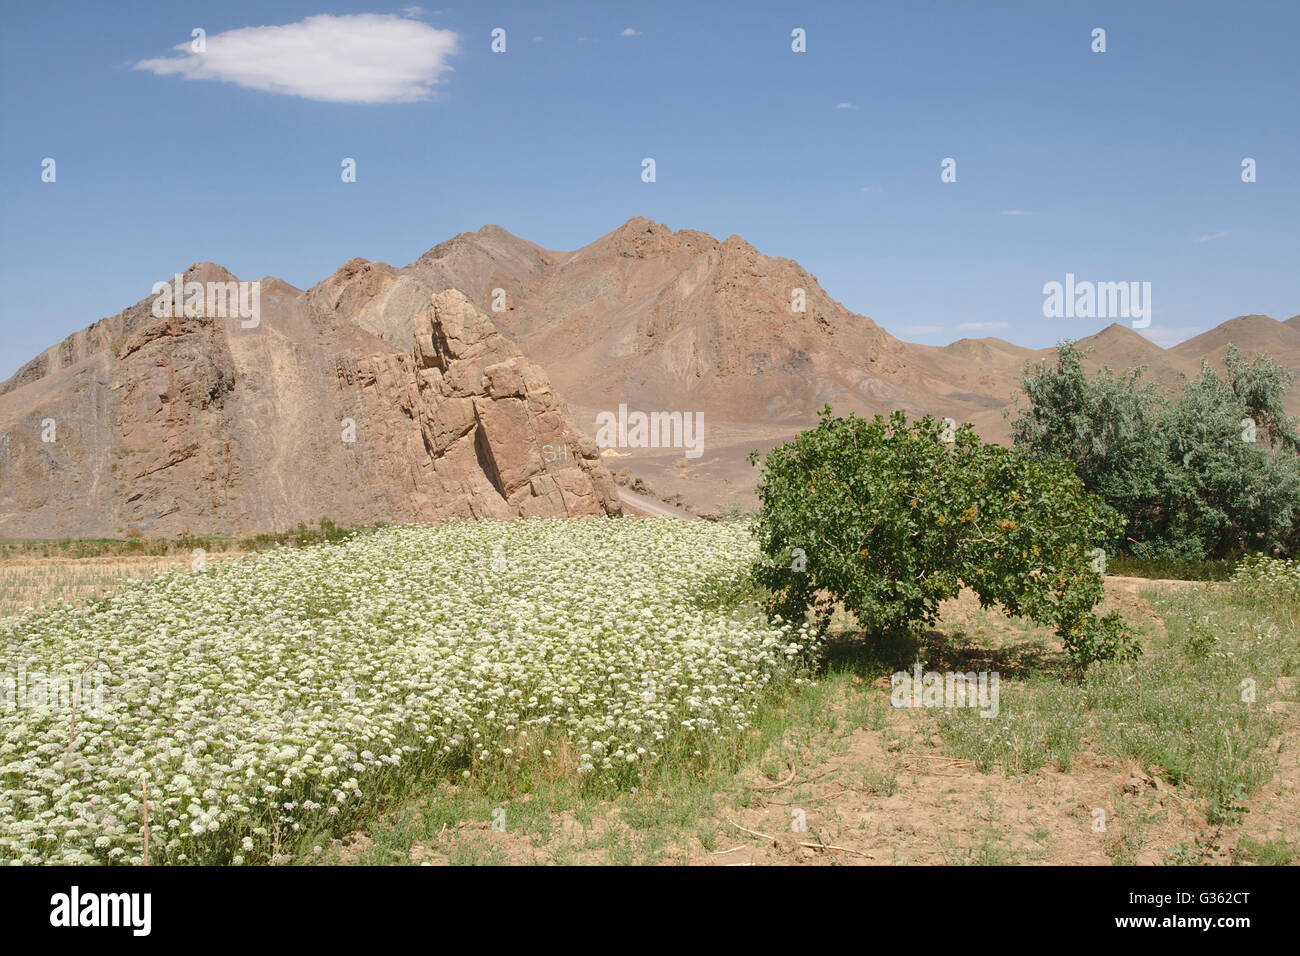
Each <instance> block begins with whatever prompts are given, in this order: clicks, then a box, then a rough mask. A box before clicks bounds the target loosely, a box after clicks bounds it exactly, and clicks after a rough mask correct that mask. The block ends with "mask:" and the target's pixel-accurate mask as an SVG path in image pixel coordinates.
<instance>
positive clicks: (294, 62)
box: [135, 14, 459, 103]
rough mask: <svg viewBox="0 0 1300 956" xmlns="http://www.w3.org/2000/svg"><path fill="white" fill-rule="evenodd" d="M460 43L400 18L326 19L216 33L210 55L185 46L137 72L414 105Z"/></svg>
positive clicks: (340, 100)
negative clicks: (177, 52)
mask: <svg viewBox="0 0 1300 956" xmlns="http://www.w3.org/2000/svg"><path fill="white" fill-rule="evenodd" d="M458 45H459V38H458V37H457V36H456V34H455V33H454V32H452V31H451V30H438V29H435V28H434V27H431V26H429V25H428V24H426V23H421V22H419V21H416V20H407V19H403V18H402V17H399V16H394V15H389V14H358V15H356V16H341V17H334V16H329V15H328V14H320V15H318V16H312V17H308V18H307V19H305V20H302V21H300V22H298V23H290V24H286V25H285V26H278V27H243V28H241V29H238V30H227V31H226V32H225V33H217V34H214V35H212V36H209V37H208V38H207V52H205V53H194V52H192V51H191V50H190V44H189V43H188V42H186V43H180V44H177V46H176V47H175V49H177V50H180V51H182V53H183V55H181V56H172V57H156V58H154V59H148V60H141V61H140V62H139V63H136V64H135V69H137V70H148V71H149V72H151V73H156V74H158V75H159V76H168V75H171V76H180V77H183V78H184V79H187V80H220V81H222V82H225V83H234V84H236V85H237V86H244V87H248V88H249V89H254V90H265V91H266V92H269V93H284V94H286V95H289V96H302V97H305V98H307V99H309V100H322V101H325V102H328V103H410V102H415V101H418V100H426V99H428V98H429V96H430V93H431V88H432V87H433V85H434V84H435V83H437V82H438V79H439V77H441V76H442V74H443V73H445V72H446V71H448V70H450V69H451V66H450V65H448V63H447V60H448V58H449V57H450V56H451V55H452V54H454V53H456V52H458Z"/></svg>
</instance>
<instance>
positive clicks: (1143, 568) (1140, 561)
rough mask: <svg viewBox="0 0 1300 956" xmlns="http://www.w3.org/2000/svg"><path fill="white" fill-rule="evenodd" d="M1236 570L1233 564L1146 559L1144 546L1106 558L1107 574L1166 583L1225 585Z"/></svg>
mask: <svg viewBox="0 0 1300 956" xmlns="http://www.w3.org/2000/svg"><path fill="white" fill-rule="evenodd" d="M1236 566H1237V563H1236V561H1235V560H1206V559H1201V558H1171V557H1168V556H1161V557H1156V556H1154V555H1152V556H1151V557H1147V555H1146V552H1145V545H1142V544H1136V543H1135V544H1134V546H1133V550H1132V551H1131V552H1127V553H1126V552H1124V551H1119V552H1117V553H1116V554H1115V555H1114V556H1113V557H1109V556H1108V557H1107V558H1106V571H1107V573H1108V574H1120V575H1124V576H1126V577H1131V578H1158V579H1160V580H1164V581H1168V580H1174V581H1227V580H1228V579H1230V578H1231V577H1232V572H1233V569H1234V568H1235V567H1236Z"/></svg>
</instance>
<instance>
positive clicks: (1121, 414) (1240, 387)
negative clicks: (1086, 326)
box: [1011, 341, 1300, 558]
mask: <svg viewBox="0 0 1300 956" xmlns="http://www.w3.org/2000/svg"><path fill="white" fill-rule="evenodd" d="M1082 358H1083V353H1082V352H1081V351H1080V350H1079V348H1078V347H1077V346H1075V345H1074V344H1073V343H1071V342H1068V341H1067V342H1063V343H1062V344H1061V345H1060V346H1059V347H1058V349H1057V357H1056V363H1055V365H1049V364H1048V363H1046V362H1043V363H1041V364H1040V365H1039V366H1038V367H1037V368H1034V367H1032V366H1029V365H1026V367H1025V370H1024V373H1023V375H1022V379H1021V383H1022V385H1023V387H1024V390H1025V394H1026V396H1027V397H1028V399H1029V407H1028V408H1020V407H1019V405H1017V410H1018V411H1019V412H1020V418H1018V419H1017V420H1015V421H1014V422H1012V425H1011V435H1012V438H1013V440H1014V442H1015V446H1016V448H1018V449H1020V450H1021V451H1023V452H1024V453H1025V454H1027V455H1029V456H1030V457H1033V458H1037V459H1050V458H1063V459H1065V460H1067V461H1069V462H1070V463H1071V464H1072V465H1073V466H1074V468H1075V471H1076V473H1077V474H1078V475H1079V477H1080V479H1081V480H1082V481H1083V484H1084V487H1085V488H1087V489H1088V491H1090V492H1093V493H1095V494H1098V495H1100V496H1101V497H1102V498H1103V499H1105V501H1106V502H1107V503H1108V504H1110V505H1111V506H1112V507H1113V508H1115V509H1116V510H1117V511H1119V512H1120V513H1121V514H1123V515H1124V517H1125V518H1126V519H1127V522H1128V529H1129V530H1128V534H1129V535H1130V536H1131V537H1132V538H1133V539H1135V540H1136V541H1138V542H1141V543H1142V550H1144V551H1145V552H1148V553H1154V554H1158V555H1163V556H1169V557H1178V558H1205V557H1228V556H1233V555H1237V554H1240V553H1242V552H1244V551H1251V550H1256V551H1258V550H1267V551H1272V552H1284V553H1294V552H1295V549H1296V546H1297V543H1300V456H1298V455H1297V451H1300V439H1297V435H1296V419H1294V418H1291V417H1289V416H1288V415H1286V413H1285V411H1284V408H1283V398H1284V396H1285V394H1286V389H1287V387H1288V386H1289V385H1290V384H1291V375H1290V374H1289V373H1288V372H1286V371H1285V370H1283V369H1281V368H1279V367H1278V366H1277V364H1276V363H1274V362H1273V361H1272V360H1271V359H1269V358H1267V357H1264V356H1259V357H1257V358H1256V359H1255V360H1254V361H1253V362H1250V363H1247V362H1245V361H1244V360H1243V359H1242V357H1241V353H1240V352H1239V351H1238V350H1237V349H1236V348H1233V347H1231V346H1230V347H1229V348H1228V351H1227V354H1226V356H1225V358H1224V366H1225V370H1226V373H1225V376H1224V377H1223V378H1220V377H1219V376H1218V375H1217V374H1216V373H1215V372H1214V370H1213V369H1212V368H1210V366H1209V365H1208V364H1203V366H1202V369H1201V374H1200V375H1199V376H1198V377H1197V378H1195V379H1193V380H1192V381H1190V382H1188V383H1187V384H1186V385H1185V387H1184V388H1183V391H1182V393H1181V395H1180V396H1179V397H1178V398H1177V400H1176V401H1174V402H1172V403H1171V402H1169V401H1166V400H1164V399H1163V398H1161V397H1160V396H1159V395H1158V394H1157V393H1156V391H1155V388H1154V386H1152V385H1150V384H1141V382H1140V379H1141V375H1142V369H1140V368H1137V369H1132V370H1130V371H1128V372H1125V373H1124V374H1122V375H1116V374H1114V373H1113V372H1111V371H1110V369H1108V368H1105V367H1103V368H1102V369H1100V370H1099V371H1098V373H1097V374H1096V375H1095V376H1093V377H1091V378H1090V377H1089V376H1088V375H1087V373H1086V372H1085V371H1084V369H1083V364H1082ZM1116 544H1118V542H1116Z"/></svg>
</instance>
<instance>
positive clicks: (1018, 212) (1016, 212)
mask: <svg viewBox="0 0 1300 956" xmlns="http://www.w3.org/2000/svg"><path fill="white" fill-rule="evenodd" d="M998 215H1001V216H1032V215H1033V213H1032V212H1025V210H1023V209H1003V210H1002V212H1000V213H999V214H998Z"/></svg>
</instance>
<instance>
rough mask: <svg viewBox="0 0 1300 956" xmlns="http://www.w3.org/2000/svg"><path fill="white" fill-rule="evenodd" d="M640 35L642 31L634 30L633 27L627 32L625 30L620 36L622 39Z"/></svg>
mask: <svg viewBox="0 0 1300 956" xmlns="http://www.w3.org/2000/svg"><path fill="white" fill-rule="evenodd" d="M640 35H641V31H640V30H633V29H632V28H631V27H628V28H627V29H626V30H624V31H623V32H622V33H620V34H619V36H621V37H639V36H640Z"/></svg>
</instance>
